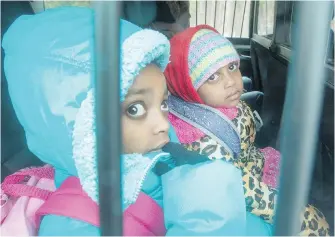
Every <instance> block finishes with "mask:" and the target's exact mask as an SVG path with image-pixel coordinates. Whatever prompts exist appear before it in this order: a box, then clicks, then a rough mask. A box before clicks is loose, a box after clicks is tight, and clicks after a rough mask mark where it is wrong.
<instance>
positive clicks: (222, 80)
mask: <svg viewBox="0 0 335 237" xmlns="http://www.w3.org/2000/svg"><path fill="white" fill-rule="evenodd" d="M242 92H243V81H242V75H241V72H240V70H239V68H238V63H237V62H233V63H230V64H228V65H227V66H225V67H222V68H220V69H219V70H218V71H217V72H216V73H214V74H213V75H212V76H210V77H209V78H208V79H207V81H206V82H205V83H204V84H203V85H202V86H201V87H200V88H199V89H198V94H199V96H200V98H201V99H202V100H203V101H204V103H205V104H206V105H209V106H212V107H234V106H236V105H237V104H238V102H239V100H240V97H241V94H242Z"/></svg>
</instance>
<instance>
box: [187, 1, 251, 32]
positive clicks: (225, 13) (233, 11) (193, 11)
mask: <svg viewBox="0 0 335 237" xmlns="http://www.w3.org/2000/svg"><path fill="white" fill-rule="evenodd" d="M250 6H251V1H250V0H245V1H238V0H233V1H220V0H216V1H190V15H191V18H190V25H191V26H196V25H201V24H207V25H210V26H212V27H214V28H215V29H217V30H218V31H219V32H220V33H221V34H223V35H224V36H225V37H231V38H249V27H250Z"/></svg>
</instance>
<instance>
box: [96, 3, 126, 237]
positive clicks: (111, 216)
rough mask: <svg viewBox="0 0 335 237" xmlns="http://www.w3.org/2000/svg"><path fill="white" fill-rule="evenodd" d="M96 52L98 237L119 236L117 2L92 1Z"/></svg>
mask: <svg viewBox="0 0 335 237" xmlns="http://www.w3.org/2000/svg"><path fill="white" fill-rule="evenodd" d="M93 6H94V9H95V13H96V14H95V44H96V45H95V52H96V55H95V56H96V58H95V60H96V62H95V63H96V71H95V79H96V80H95V83H96V84H95V85H96V93H95V97H96V130H97V133H96V136H97V137H96V138H97V159H98V174H99V207H100V229H101V235H102V236H121V235H122V226H123V225H122V208H121V207H122V202H121V200H122V198H121V195H122V194H121V173H120V170H121V160H120V155H121V153H122V142H121V141H122V139H121V126H120V95H119V93H120V90H119V88H120V57H119V55H120V39H119V35H120V29H119V28H120V12H121V11H120V10H121V2H120V1H110V2H104V1H99V2H93Z"/></svg>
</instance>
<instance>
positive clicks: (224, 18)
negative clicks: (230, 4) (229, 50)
mask: <svg viewBox="0 0 335 237" xmlns="http://www.w3.org/2000/svg"><path fill="white" fill-rule="evenodd" d="M227 1H228V0H226V1H225V2H224V16H223V29H222V35H224V28H225V24H226V14H227V12H226V9H227Z"/></svg>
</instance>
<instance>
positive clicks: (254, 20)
mask: <svg viewBox="0 0 335 237" xmlns="http://www.w3.org/2000/svg"><path fill="white" fill-rule="evenodd" d="M250 4H251V5H250V23H249V38H250V39H251V38H252V37H253V36H254V33H257V27H258V17H257V16H258V7H259V2H254V1H251V2H250Z"/></svg>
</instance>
